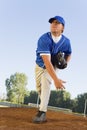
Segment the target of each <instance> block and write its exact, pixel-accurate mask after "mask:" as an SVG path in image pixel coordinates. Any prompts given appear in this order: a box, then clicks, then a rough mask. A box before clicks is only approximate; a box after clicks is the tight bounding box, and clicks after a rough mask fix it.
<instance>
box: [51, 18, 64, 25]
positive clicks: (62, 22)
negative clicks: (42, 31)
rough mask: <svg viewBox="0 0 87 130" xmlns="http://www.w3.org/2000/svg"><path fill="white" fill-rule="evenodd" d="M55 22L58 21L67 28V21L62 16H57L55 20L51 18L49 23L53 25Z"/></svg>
mask: <svg viewBox="0 0 87 130" xmlns="http://www.w3.org/2000/svg"><path fill="white" fill-rule="evenodd" d="M54 20H57V21H58V22H59V23H61V24H62V25H63V26H65V20H64V19H63V18H62V17H61V16H55V17H53V18H50V19H49V23H52V22H53V21H54Z"/></svg>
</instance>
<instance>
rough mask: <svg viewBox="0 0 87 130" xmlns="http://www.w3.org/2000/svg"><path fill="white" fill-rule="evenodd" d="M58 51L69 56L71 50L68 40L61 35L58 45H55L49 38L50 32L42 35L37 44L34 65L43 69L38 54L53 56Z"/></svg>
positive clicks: (42, 63) (41, 60)
mask: <svg viewBox="0 0 87 130" xmlns="http://www.w3.org/2000/svg"><path fill="white" fill-rule="evenodd" d="M60 51H61V52H64V53H65V55H70V54H71V52H72V50H71V44H70V40H69V39H68V38H67V37H65V36H64V35H62V37H61V39H60V40H59V41H58V43H55V42H54V41H53V39H52V37H51V33H50V32H47V33H45V34H43V35H42V36H41V37H40V38H39V40H38V43H37V50H36V64H38V65H39V66H40V67H42V68H44V67H45V65H44V62H43V59H42V57H41V55H40V54H41V53H44V54H50V55H54V54H56V53H58V52H60Z"/></svg>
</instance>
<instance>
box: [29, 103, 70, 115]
mask: <svg viewBox="0 0 87 130" xmlns="http://www.w3.org/2000/svg"><path fill="white" fill-rule="evenodd" d="M28 105H29V106H31V107H35V108H36V107H39V106H38V105H37V104H34V103H29V104H28ZM48 109H49V110H53V111H64V112H68V113H72V110H71V109H67V108H60V107H53V106H48Z"/></svg>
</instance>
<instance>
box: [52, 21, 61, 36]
mask: <svg viewBox="0 0 87 130" xmlns="http://www.w3.org/2000/svg"><path fill="white" fill-rule="evenodd" d="M50 29H51V33H52V34H53V35H55V36H58V35H60V34H61V33H62V32H63V30H64V26H63V25H62V24H61V23H60V22H58V21H57V20H54V21H53V22H52V23H51V24H50Z"/></svg>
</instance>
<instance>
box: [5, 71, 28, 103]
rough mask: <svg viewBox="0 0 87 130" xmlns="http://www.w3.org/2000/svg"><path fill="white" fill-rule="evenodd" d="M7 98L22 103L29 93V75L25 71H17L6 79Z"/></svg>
mask: <svg viewBox="0 0 87 130" xmlns="http://www.w3.org/2000/svg"><path fill="white" fill-rule="evenodd" d="M5 85H6V90H7V100H8V101H10V102H13V103H18V104H22V103H23V102H24V96H25V95H26V94H27V89H26V85H27V76H26V75H25V74H23V73H15V74H14V75H11V76H10V78H7V79H6V80H5Z"/></svg>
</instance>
